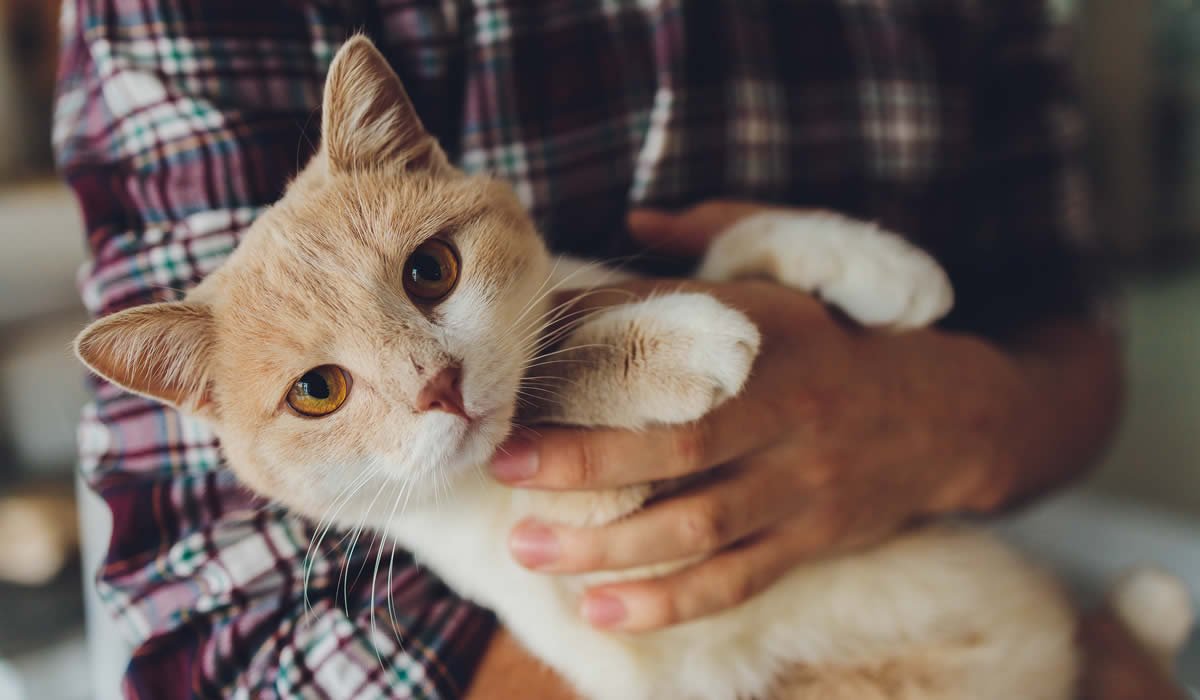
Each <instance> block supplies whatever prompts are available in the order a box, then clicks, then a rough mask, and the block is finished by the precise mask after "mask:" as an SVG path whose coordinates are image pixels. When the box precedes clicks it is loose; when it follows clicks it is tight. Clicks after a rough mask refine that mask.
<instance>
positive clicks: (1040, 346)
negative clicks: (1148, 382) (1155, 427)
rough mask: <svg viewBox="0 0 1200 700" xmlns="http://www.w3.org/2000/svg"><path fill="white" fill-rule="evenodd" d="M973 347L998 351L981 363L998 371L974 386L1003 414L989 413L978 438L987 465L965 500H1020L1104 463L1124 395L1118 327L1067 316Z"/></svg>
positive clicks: (1001, 503)
mask: <svg viewBox="0 0 1200 700" xmlns="http://www.w3.org/2000/svg"><path fill="white" fill-rule="evenodd" d="M968 346H973V347H974V351H975V352H979V353H981V354H991V355H993V357H990V358H983V359H982V361H981V366H982V367H989V366H991V367H995V368H996V373H995V374H994V375H993V376H992V377H991V378H990V379H985V380H982V386H981V382H979V381H976V382H973V384H974V388H975V389H976V391H975V392H974V393H975V394H976V396H977V398H978V400H980V401H994V403H995V405H996V406H997V411H998V413H993V414H989V417H990V420H988V421H985V424H986V425H985V429H984V430H983V431H981V434H980V435H979V436H978V437H979V438H980V444H981V445H984V446H985V447H984V448H983V453H984V454H985V455H986V456H987V458H986V459H984V460H979V461H978V462H976V463H975V464H976V465H977V466H978V467H979V468H980V469H981V470H982V471H981V472H980V474H979V475H978V478H977V479H975V485H976V488H975V489H974V492H973V493H970V494H968V495H967V498H966V502H965V503H964V504H963V505H964V506H965V508H966V509H967V510H974V511H984V512H988V511H994V510H997V509H1001V508H1006V507H1012V506H1015V505H1018V504H1020V503H1022V502H1024V501H1026V500H1028V499H1030V498H1033V497H1036V496H1038V495H1041V494H1043V493H1045V492H1046V491H1048V490H1050V489H1053V488H1055V487H1058V486H1061V485H1063V484H1066V483H1068V482H1070V481H1072V480H1073V479H1075V478H1077V477H1079V476H1081V475H1082V474H1083V473H1084V472H1085V471H1086V470H1087V469H1088V468H1090V467H1091V466H1093V465H1094V464H1095V463H1096V462H1097V460H1098V458H1099V456H1100V454H1101V453H1102V451H1103V449H1104V448H1105V446H1106V445H1107V444H1108V441H1109V439H1110V437H1111V436H1112V434H1113V432H1114V430H1115V428H1116V425H1117V422H1118V419H1119V417H1120V409H1121V399H1122V393H1123V382H1122V371H1121V351H1120V344H1119V340H1118V338H1117V335H1116V334H1115V333H1114V332H1113V331H1111V330H1108V329H1106V328H1104V327H1102V326H1101V325H1099V324H1097V323H1093V322H1089V321H1085V320H1075V319H1063V320H1056V321H1052V322H1046V323H1043V324H1042V325H1040V326H1038V327H1036V328H1033V329H1031V330H1030V331H1028V332H1026V333H1024V334H1022V336H1021V337H1020V338H1018V339H1017V340H1015V341H1013V342H1010V343H1008V344H1006V345H1005V346H1003V347H1002V346H998V345H993V344H990V343H986V342H983V341H977V342H975V343H971V342H970V341H968ZM989 382H995V384H993V385H991V386H990V387H989V386H988V385H989ZM989 388H990V391H989ZM988 394H992V396H989V395H988Z"/></svg>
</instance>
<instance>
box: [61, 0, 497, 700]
mask: <svg viewBox="0 0 1200 700" xmlns="http://www.w3.org/2000/svg"><path fill="white" fill-rule="evenodd" d="M354 5H355V3H329V2H317V1H315V0H314V1H312V2H298V1H283V0H279V1H275V2H267V1H266V0H220V1H213V2H204V3H178V2H167V1H166V0H162V1H159V0H141V1H139V2H126V1H124V0H87V1H85V0H67V2H66V3H65V7H64V14H63V32H64V35H63V39H64V46H63V53H62V61H61V67H60V87H59V98H58V106H57V113H56V119H55V130H54V137H55V147H56V152H57V157H58V160H59V166H60V169H61V171H62V172H63V174H64V176H65V178H66V180H67V182H68V183H69V185H70V186H71V188H72V189H73V190H74V192H75V194H76V195H77V198H78V201H79V203H80V204H81V206H82V209H83V214H84V219H85V222H86V229H87V230H86V233H87V239H88V245H89V248H90V251H91V254H92V261H91V262H90V263H89V264H88V265H87V266H86V267H85V269H83V270H82V271H81V275H80V285H81V291H82V295H83V298H84V301H85V303H86V305H87V307H88V308H89V310H90V311H91V312H92V313H93V314H95V315H103V314H107V313H111V312H113V311H116V310H119V309H122V308H126V307H129V306H134V305H138V304H144V303H148V302H154V301H162V300H168V299H177V298H179V297H180V296H181V294H182V292H183V290H186V289H187V288H189V287H191V286H193V285H194V284H195V283H197V282H198V281H199V280H200V279H202V278H203V277H204V276H205V275H206V274H208V273H209V272H211V271H212V270H213V269H215V268H216V267H217V266H218V265H219V264H220V263H221V262H222V261H223V260H224V259H225V258H226V256H227V255H228V254H229V253H230V252H231V251H232V249H233V248H234V246H235V245H236V244H237V242H238V240H239V237H240V236H241V234H242V232H243V231H244V230H245V229H246V227H247V226H248V225H249V224H250V223H251V222H252V221H253V220H254V218H255V217H256V216H257V215H258V214H259V213H260V212H262V211H263V209H264V208H265V207H266V206H267V205H269V204H270V203H271V202H272V201H274V200H275V199H276V198H277V197H278V196H279V195H280V193H281V191H282V189H283V186H284V184H285V182H286V179H287V177H288V176H289V175H290V173H292V172H294V171H295V170H296V169H297V168H298V166H299V164H300V163H302V162H303V159H304V158H306V157H307V155H308V154H309V153H311V147H312V142H313V141H314V140H315V139H316V132H317V129H316V126H317V120H318V115H317V114H316V108H317V106H318V105H319V104H320V95H321V85H322V82H323V77H324V74H325V71H326V68H327V66H328V64H329V62H330V60H332V57H333V52H334V51H335V50H336V48H337V46H338V44H339V43H340V42H341V41H342V40H343V39H344V38H345V37H346V35H347V32H348V28H350V27H354V28H358V27H362V26H364V24H365V23H366V20H363V19H362V18H359V17H355V16H351V14H350V13H349V12H348V11H347V10H346V9H345V8H347V7H351V6H354ZM368 19H369V18H368ZM376 19H377V18H376ZM93 386H94V401H93V402H92V403H91V404H90V405H89V406H88V407H87V408H86V409H85V412H84V417H83V422H82V425H81V429H80V445H81V447H80V449H81V467H82V469H83V471H84V473H85V475H86V476H87V479H88V481H89V483H90V484H91V486H92V488H93V489H95V490H96V492H97V493H99V494H100V496H101V497H102V498H103V499H104V500H105V501H106V502H107V504H108V506H109V508H110V509H111V512H112V516H113V534H112V540H111V543H110V548H109V551H108V552H107V556H106V559H105V561H104V563H103V566H102V568H101V570H100V572H99V574H98V586H99V590H100V594H101V597H102V599H103V600H104V601H105V604H106V606H107V608H108V612H109V613H110V614H111V615H113V616H114V617H115V618H116V619H117V620H118V621H119V624H120V626H121V627H122V629H123V630H124V631H125V633H126V635H127V637H128V639H129V641H130V643H131V644H132V645H133V646H134V648H135V652H134V655H133V659H132V662H131V664H130V666H129V668H128V670H127V674H126V680H125V692H126V694H127V695H128V696H130V697H134V698H153V699H154V700H164V699H170V698H182V697H219V698H255V699H258V698H306V697H339V698H376V697H405V698H408V697H413V698H446V697H457V696H458V695H460V694H461V691H462V689H463V687H464V683H465V681H466V679H467V678H469V675H470V672H471V670H472V669H473V667H474V664H475V662H476V661H477V660H478V658H479V655H480V654H481V653H482V650H483V648H484V646H485V645H486V642H487V640H488V637H489V634H490V631H491V629H492V625H493V622H492V618H491V616H490V615H489V614H487V613H486V612H483V611H481V610H479V609H476V608H474V607H472V606H470V605H468V604H467V603H465V602H464V601H462V600H460V599H458V598H456V597H455V596H454V595H453V594H452V593H451V592H450V591H449V590H447V589H446V588H445V587H444V586H442V585H441V584H440V583H439V582H438V581H437V580H436V579H434V578H433V577H432V576H431V575H429V574H428V573H426V572H424V571H422V570H421V569H419V568H418V567H417V566H416V565H415V564H414V563H413V561H412V560H411V559H410V557H409V556H408V555H407V554H406V553H404V552H403V551H397V550H396V549H395V547H394V545H393V544H392V543H391V542H388V541H381V540H377V539H376V538H375V537H374V536H372V535H370V534H361V535H360V536H354V535H352V534H351V535H349V536H347V535H346V533H341V532H330V533H328V534H326V535H325V536H324V537H320V534H322V533H321V531H320V529H319V528H318V527H316V526H314V525H313V524H311V523H307V522H304V521H302V520H300V519H298V518H295V517H293V516H289V515H287V514H285V513H284V512H283V511H282V510H281V509H280V508H278V507H276V506H275V505H273V504H270V503H265V502H262V501H260V500H257V499H256V498H254V497H253V496H252V495H251V494H249V493H248V492H246V491H245V490H244V489H243V488H242V487H240V486H239V485H238V484H237V483H236V482H235V480H234V478H233V476H232V474H231V473H230V472H229V471H228V470H227V469H225V468H224V467H223V466H222V464H221V458H220V455H219V451H218V446H217V443H216V440H215V438H214V437H213V435H211V434H210V433H209V431H208V430H207V429H205V427H204V426H202V425H201V424H199V423H197V422H194V421H192V420H189V419H187V418H186V417H184V416H182V415H180V414H179V413H177V412H175V411H172V410H168V409H164V408H162V407H160V406H158V405H156V404H153V403H151V402H149V401H147V400H145V399H141V398H138V397H135V396H131V395H129V394H127V393H124V392H122V391H120V390H118V389H116V388H115V387H113V386H111V385H108V384H105V383H103V382H99V381H97V382H95V383H94V385H93Z"/></svg>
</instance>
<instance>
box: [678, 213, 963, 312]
mask: <svg viewBox="0 0 1200 700" xmlns="http://www.w3.org/2000/svg"><path fill="white" fill-rule="evenodd" d="M698 276H699V277H700V278H701V279H707V280H715V281H716V280H729V279H738V278H746V277H766V278H769V279H773V280H775V281H777V282H779V283H781V284H785V285H788V286H791V287H795V288H797V289H801V290H803V291H806V292H810V293H812V294H816V295H818V296H820V297H821V298H822V299H824V300H826V301H828V302H829V303H831V304H833V305H835V306H837V307H838V308H840V309H841V310H842V311H844V312H845V313H846V314H848V315H849V316H850V317H851V318H853V319H854V320H856V321H858V322H859V323H861V324H863V325H866V326H882V327H887V328H893V329H896V330H901V329H906V328H917V327H920V326H925V325H928V324H930V323H933V322H934V321H936V320H938V319H939V318H941V317H942V316H944V315H946V313H947V312H948V311H949V310H950V307H951V306H952V305H953V303H954V292H953V290H952V289H951V287H950V280H949V278H948V277H947V276H946V273H945V271H944V270H943V269H942V268H941V266H940V265H938V263H937V261H935V260H934V259H933V258H932V257H930V256H929V255H928V254H927V253H925V252H924V251H922V250H921V249H920V248H917V247H916V246H914V245H912V244H911V243H909V242H908V241H906V240H904V239H903V238H902V237H900V236H899V235H897V234H895V233H891V232H889V231H885V230H883V229H881V228H879V227H878V226H876V225H875V224H871V223H867V222H864V221H858V220H856V219H851V218H849V217H845V216H841V215H839V214H834V213H830V212H764V213H762V214H757V215H755V216H751V217H748V218H746V219H744V220H742V221H740V222H738V223H737V224H735V225H734V226H733V227H731V228H730V229H729V230H727V231H725V232H724V233H722V234H721V235H720V236H719V237H718V238H717V240H716V241H714V242H713V245H712V247H711V248H710V249H709V251H708V254H707V255H706V256H705V258H704V263H703V264H702V265H701V267H700V271H699V273H698Z"/></svg>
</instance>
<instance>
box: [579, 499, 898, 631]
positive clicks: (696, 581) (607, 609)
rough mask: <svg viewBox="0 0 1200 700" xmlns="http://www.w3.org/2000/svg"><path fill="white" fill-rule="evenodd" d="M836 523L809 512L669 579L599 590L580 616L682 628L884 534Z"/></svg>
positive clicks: (617, 625)
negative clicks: (812, 562)
mask: <svg viewBox="0 0 1200 700" xmlns="http://www.w3.org/2000/svg"><path fill="white" fill-rule="evenodd" d="M840 522H841V521H839V520H838V519H836V518H830V517H828V516H827V515H826V514H825V513H823V512H814V513H811V514H808V515H807V516H805V517H800V518H796V519H794V520H791V521H789V522H788V523H786V524H785V525H782V526H780V527H779V528H777V529H775V530H772V531H769V532H767V533H764V534H762V535H760V536H757V537H754V538H751V539H750V540H747V541H746V542H743V543H741V544H739V545H737V546H735V547H733V548H731V549H728V550H725V551H723V552H721V553H720V554H718V555H716V556H714V557H712V558H710V559H707V560H705V561H702V562H700V563H698V564H695V565H693V566H691V567H688V568H685V569H682V570H680V571H678V572H676V573H673V574H670V575H668V576H664V577H661V578H657V579H650V580H645V581H631V582H627V583H616V584H610V585H605V586H599V587H597V588H594V589H592V590H590V591H588V593H587V594H586V595H585V596H584V600H583V603H582V605H581V613H582V614H583V616H584V617H585V618H586V619H587V620H588V621H589V622H590V623H591V624H592V625H594V626H596V627H599V628H602V629H618V630H622V631H628V632H644V631H648V630H654V629H659V628H662V627H667V626H670V625H678V624H682V623H685V622H689V621H691V620H695V619H698V618H701V617H705V616H708V615H713V614H716V613H719V612H721V611H724V610H727V609H729V608H732V607H734V606H736V605H740V604H741V603H743V602H745V601H746V600H748V599H749V598H751V597H752V596H754V595H757V594H758V593H760V592H761V591H763V590H764V589H766V588H767V587H768V586H770V585H771V584H773V583H774V582H775V581H777V580H778V579H779V578H780V577H781V576H783V575H784V574H786V573H787V572H788V571H790V570H791V569H792V568H793V567H795V566H796V565H797V564H799V563H801V562H803V561H806V560H809V559H812V558H815V557H818V556H827V555H829V554H830V553H832V552H837V551H846V550H848V549H852V548H856V547H860V546H862V545H864V544H867V543H870V542H873V541H876V540H877V539H878V538H879V537H881V536H882V534H883V532H884V530H885V529H886V528H881V529H880V530H877V531H860V532H854V533H850V532H848V531H847V530H845V529H843V528H842V527H841V526H840ZM868 532H872V533H876V534H868Z"/></svg>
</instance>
